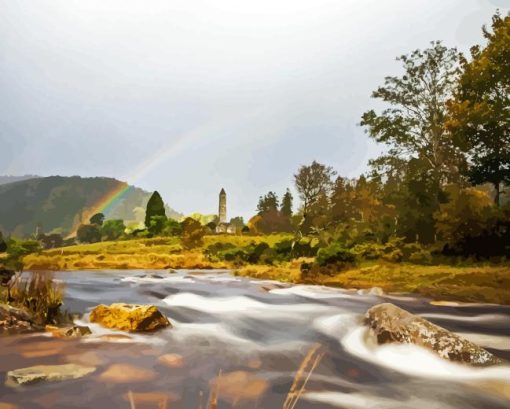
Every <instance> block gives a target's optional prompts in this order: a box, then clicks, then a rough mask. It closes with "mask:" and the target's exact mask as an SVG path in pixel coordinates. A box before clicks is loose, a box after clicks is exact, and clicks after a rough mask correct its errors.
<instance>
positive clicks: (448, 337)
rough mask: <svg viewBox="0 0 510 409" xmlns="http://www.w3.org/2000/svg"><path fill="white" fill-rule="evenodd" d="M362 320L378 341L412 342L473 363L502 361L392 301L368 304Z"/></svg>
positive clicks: (476, 364) (463, 361)
mask: <svg viewBox="0 0 510 409" xmlns="http://www.w3.org/2000/svg"><path fill="white" fill-rule="evenodd" d="M365 322H366V323H367V325H368V326H369V327H370V329H371V331H372V332H373V334H374V335H375V336H376V338H377V342H378V343H379V344H387V343H402V344H415V345H418V346H421V347H424V348H427V349H429V350H431V351H433V352H434V353H436V354H437V355H438V356H440V357H441V358H444V359H447V360H450V361H455V362H462V363H467V364H471V365H475V366H488V365H493V364H499V363H502V361H501V360H500V359H499V358H497V357H495V356H494V355H492V354H491V353H490V352H488V351H486V350H485V349H483V348H482V347H480V346H478V345H476V344H474V343H472V342H471V341H468V340H467V339H464V338H462V337H460V336H458V335H456V334H454V333H452V332H450V331H448V330H447V329H444V328H441V327H440V326H438V325H435V324H433V323H431V322H430V321H427V320H426V319H424V318H421V317H419V316H417V315H414V314H411V313H410V312H408V311H406V310H403V309H402V308H399V307H397V306H396V305H394V304H390V303H384V304H378V305H376V306H374V307H372V308H370V309H369V310H368V311H367V313H366V315H365Z"/></svg>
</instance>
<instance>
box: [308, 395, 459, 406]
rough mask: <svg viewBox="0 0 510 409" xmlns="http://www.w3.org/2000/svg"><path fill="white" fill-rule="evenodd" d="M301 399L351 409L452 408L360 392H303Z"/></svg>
mask: <svg viewBox="0 0 510 409" xmlns="http://www.w3.org/2000/svg"><path fill="white" fill-rule="evenodd" d="M303 399H306V400H308V401H310V402H316V403H324V404H327V405H330V406H336V407H339V408H345V407H348V408H352V409H358V408H359V409H396V408H415V409H417V408H424V409H425V408H426V409H439V408H441V409H450V408H451V409H454V407H453V406H450V405H445V404H444V403H442V402H434V401H433V397H431V400H427V401H425V400H422V399H418V398H414V397H412V398H411V399H408V400H406V401H397V400H392V399H388V398H381V397H377V396H371V395H365V394H361V393H343V392H332V391H324V392H305V394H304V395H303Z"/></svg>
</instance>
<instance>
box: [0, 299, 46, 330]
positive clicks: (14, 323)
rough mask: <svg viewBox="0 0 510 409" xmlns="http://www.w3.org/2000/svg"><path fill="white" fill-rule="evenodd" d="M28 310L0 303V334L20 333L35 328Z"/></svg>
mask: <svg viewBox="0 0 510 409" xmlns="http://www.w3.org/2000/svg"><path fill="white" fill-rule="evenodd" d="M37 329H38V328H36V327H35V326H34V325H33V317H32V314H30V313H29V312H28V311H26V310H23V309H21V308H15V307H12V306H10V305H7V304H0V334H21V333H25V332H32V331H35V330H37Z"/></svg>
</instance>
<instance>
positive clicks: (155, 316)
mask: <svg viewBox="0 0 510 409" xmlns="http://www.w3.org/2000/svg"><path fill="white" fill-rule="evenodd" d="M90 321H91V322H97V323H99V324H101V325H103V326H105V327H107V328H113V329H120V330H121V331H131V332H147V331H154V330H157V329H160V328H164V327H168V326H170V321H168V318H166V317H165V316H164V315H163V314H162V313H161V312H160V311H159V310H158V309H157V308H156V307H155V306H154V305H137V304H112V305H110V306H107V305H103V304H101V305H98V306H97V307H96V308H94V309H93V310H92V312H91V313H90Z"/></svg>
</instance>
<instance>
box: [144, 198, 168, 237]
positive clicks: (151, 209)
mask: <svg viewBox="0 0 510 409" xmlns="http://www.w3.org/2000/svg"><path fill="white" fill-rule="evenodd" d="M155 216H162V217H165V218H166V213H165V204H164V203H163V199H162V198H161V195H160V194H159V193H158V191H155V192H154V193H153V194H152V196H151V197H150V199H149V201H148V202H147V208H146V210H145V227H147V228H149V227H150V225H151V218H152V217H155Z"/></svg>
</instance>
